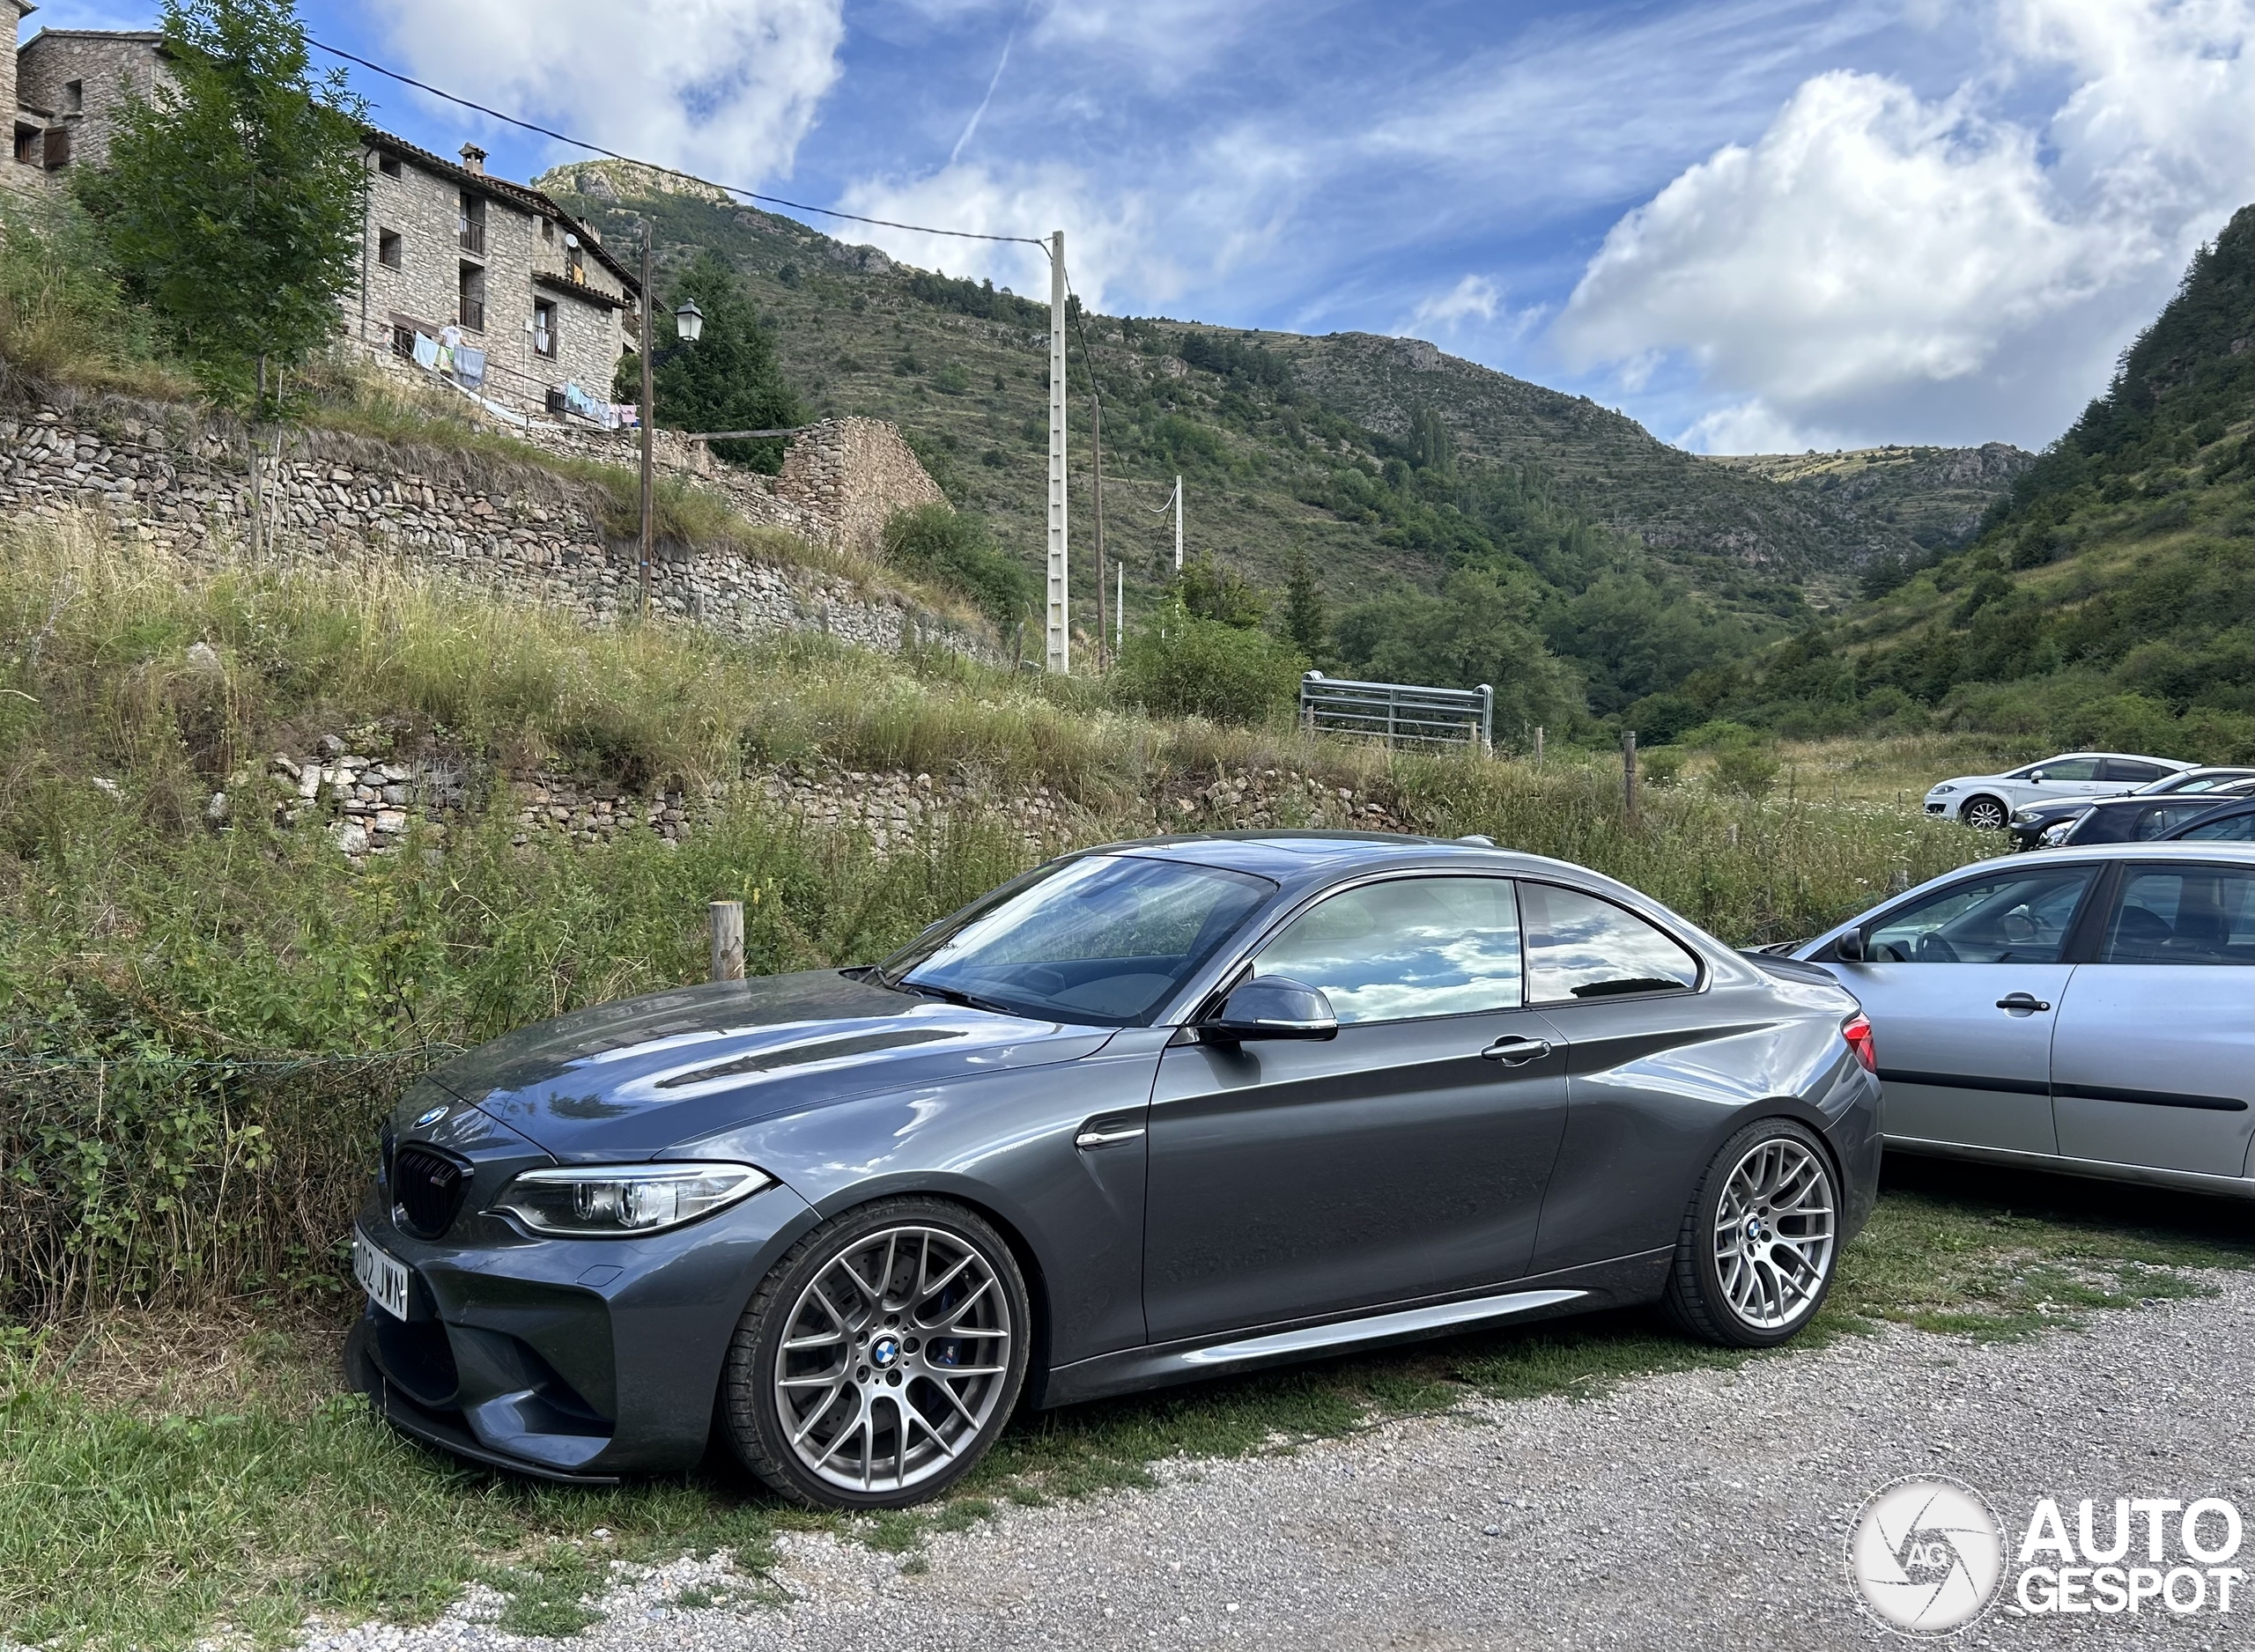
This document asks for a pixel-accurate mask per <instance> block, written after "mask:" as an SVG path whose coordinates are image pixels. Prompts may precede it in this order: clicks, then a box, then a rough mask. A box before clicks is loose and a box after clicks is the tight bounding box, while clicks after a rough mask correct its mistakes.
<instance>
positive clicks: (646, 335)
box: [637, 221, 705, 618]
mask: <svg viewBox="0 0 2255 1652" xmlns="http://www.w3.org/2000/svg"><path fill="white" fill-rule="evenodd" d="M638 296H639V297H640V299H641V303H640V305H639V306H637V307H638V308H639V309H640V312H641V340H640V343H641V349H640V350H639V351H638V352H637V353H638V354H639V355H640V357H641V358H642V406H641V416H642V568H641V613H642V616H643V617H644V618H647V617H648V616H649V612H650V551H651V541H652V540H653V539H654V537H655V531H656V515H657V512H656V505H655V500H654V495H653V494H652V492H651V488H650V440H651V425H652V424H653V423H654V420H653V417H652V416H653V413H654V408H653V406H652V395H651V390H650V374H651V372H653V371H654V370H655V368H656V367H657V365H658V364H659V363H660V362H662V361H664V360H666V359H668V358H670V357H672V356H673V355H674V354H675V353H676V351H678V350H682V349H684V348H685V347H686V346H688V345H691V344H694V343H696V342H697V341H698V339H699V338H700V337H701V336H703V335H704V332H705V312H704V311H702V310H700V309H699V308H698V307H697V300H696V299H683V300H682V301H681V303H680V304H679V305H678V306H676V307H675V310H674V313H673V324H674V327H675V328H676V330H677V331H678V332H679V334H680V335H681V343H678V344H676V345H675V346H674V347H673V349H672V350H665V351H663V352H654V351H653V350H651V348H650V225H649V224H648V223H647V221H646V222H645V223H644V224H643V225H642V290H641V291H640V294H639V295H638Z"/></svg>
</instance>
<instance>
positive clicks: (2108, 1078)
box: [1882, 858, 2255, 1176]
mask: <svg viewBox="0 0 2255 1652" xmlns="http://www.w3.org/2000/svg"><path fill="white" fill-rule="evenodd" d="M2117 879H2118V882H2117V888H2116V892H2115V894H2114V896H2113V897H2112V899H2111V901H2110V902H2109V903H2108V911H2107V912H2106V914H2105V922H2104V927H2103V930H2102V931H2101V933H2100V938H2099V943H2098V947H2097V950H2096V955H2095V957H2094V958H2093V960H2092V962H2088V963H2084V964H2080V965H2078V966H2077V967H2076V969H2075V972H2074V979H2073V980H2072V981H2070V982H2069V983H2068V984H2067V987H2066V992H2065V993H2064V994H2063V996H2062V997H2061V999H2060V1001H2059V1009H2058V1012H2057V1021H2058V1025H2057V1027H2056V1029H2055V1030H2054V1031H2053V1033H2052V1117H2053V1118H2054V1120H2055V1121H2056V1124H2057V1128H2058V1131H2059V1151H2060V1152H2061V1153H2062V1154H2065V1155H2066V1156H2067V1157H2068V1158H2072V1159H2091V1160H2096V1161H2097V1162H2101V1163H2106V1164H2126V1165H2143V1166H2148V1167H2152V1168H2155V1169H2170V1170H2195V1171H2199V1172H2200V1173H2201V1174H2202V1175H2206V1176H2240V1175H2244V1174H2245V1173H2246V1167H2247V1156H2248V1141H2249V1138H2250V1133H2251V1131H2255V869H2251V868H2249V867H2245V866H2232V865H2227V864H2220V863H2213V862H2209V863H2204V862H2200V861H2198V860H2194V859H2189V858H2188V859H2185V860H2184V861H2166V862H2163V861H2132V862H2126V863H2125V864H2124V865H2123V866H2122V867H2121V868H2120V870H2119V872H2118V874H2117ZM1882 1047H1883V1046H1882Z"/></svg>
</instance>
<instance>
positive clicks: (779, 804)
mask: <svg viewBox="0 0 2255 1652" xmlns="http://www.w3.org/2000/svg"><path fill="white" fill-rule="evenodd" d="M478 768H479V765H478V764H477V763H471V762H469V761H467V760H464V759H462V758H460V757H453V756H436V755H426V756H421V757H412V758H402V757H399V756H396V755H378V754H374V753H370V752H355V751H352V750H351V749H348V748H347V746H346V743H345V742H344V740H343V739H341V738H340V737H338V736H336V735H328V736H324V737H323V738H322V739H321V740H320V741H316V742H315V743H314V746H313V747H312V749H309V750H307V751H306V752H304V753H302V754H299V755H298V756H292V755H291V754H289V753H287V752H277V753H276V754H274V756H272V757H271V758H270V759H269V760H268V763H267V766H266V779H265V782H264V785H265V793H264V804H263V806H264V807H268V808H271V809H272V810H273V813H274V818H275V819H276V821H277V822H278V823H281V824H285V825H292V824H300V823H302V824H307V825H318V826H319V827H320V828H322V830H326V831H327V832H328V833H329V837H331V839H332V840H333V841H334V842H335V843H336V846H337V847H338V848H339V849H340V850H342V851H343V852H344V854H346V855H347V856H348V857H350V858H351V859H353V860H354V861H355V862H356V863H358V862H359V861H361V860H362V859H364V858H365V857H366V856H368V855H371V854H378V855H381V854H388V853H393V852H396V851H398V850H399V849H401V848H403V847H404V846H405V845H406V844H407V842H408V839H409V835H410V829H411V828H413V829H418V830H424V831H425V832H427V833H429V834H430V836H431V837H432V838H433V840H434V841H435V842H443V841H444V840H445V838H446V837H447V833H448V832H449V831H450V830H452V829H453V828H454V827H455V826H456V825H457V824H459V823H460V822H462V819H463V818H464V817H465V816H466V815H467V814H468V813H469V811H470V810H472V809H475V808H506V809H509V810H512V811H514V815H515V827H516V830H515V832H514V842H516V843H517V844H520V845H523V844H531V843H532V842H534V841H535V840H536V839H538V840H543V841H545V840H552V839H556V838H562V839H565V840H567V841H569V842H572V843H583V844H595V843H608V842H610V841H611V840H612V839H614V838H616V837H619V836H621V835H622V834H626V833H632V832H648V833H650V834H652V835H653V836H654V837H657V838H658V839H659V840H660V841H662V842H664V843H668V844H679V843H680V842H682V841H683V840H684V838H685V837H688V836H689V835H690V834H691V832H693V831H694V830H696V829H697V826H698V824H699V822H702V821H704V820H706V819H708V818H709V817H710V816H711V815H713V812H714V811H715V810H717V809H719V808H723V807H725V806H726V804H727V802H728V799H729V797H730V795H731V794H732V793H736V792H737V791H739V790H741V791H743V792H747V793H750V795H751V796H753V797H755V798H758V799H759V800H762V801H763V802H764V803H765V806H766V807H767V808H771V809H773V810H775V811H777V812H779V813H781V814H784V815H789V816H791V817H792V818H794V819H795V820H797V821H798V822H802V823H803V824H804V825H805V826H806V827H807V828H808V829H809V830H812V831H815V832H817V833H837V832H844V833H848V834H853V835H855V836H859V837H865V838H867V839H868V841H869V844H870V845H871V846H872V847H874V848H876V849H877V850H879V851H880V852H885V853H901V852H910V851H913V850H914V849H915V848H916V847H917V845H918V844H920V843H929V842H931V841H932V840H933V839H934V838H935V836H937V835H939V834H942V833H944V832H945V831H946V830H947V829H948V826H949V824H950V822H956V821H964V822H971V821H977V822H986V823H990V824H992V823H999V824H1001V825H1002V826H1003V827H1004V828H1005V829H1006V830H1010V831H1012V832H1014V833H1016V834H1017V837H1019V839H1020V840H1021V841H1022V842H1023V843H1024V844H1025V846H1026V847H1027V848H1028V849H1030V850H1032V851H1034V852H1037V853H1041V854H1055V853H1059V852H1063V851H1064V850H1066V849H1068V848H1071V847H1074V846H1076V845H1078V844H1087V843H1090V842H1091V841H1093V840H1095V839H1096V838H1097V837H1098V835H1099V834H1100V833H1101V832H1102V831H1103V830H1105V827H1106V822H1105V821H1104V820H1101V819H1099V818H1098V816H1097V815H1094V814H1092V813H1091V812H1090V811H1089V810H1087V809H1084V808H1080V807H1079V806H1077V805H1076V804H1075V803H1073V802H1072V801H1071V800H1069V799H1068V798H1067V797H1065V796H1064V794H1063V793H1060V792H1057V791H1055V790H1054V789H1053V788H1051V787H1049V786H1046V785H1039V784H1032V785H1019V786H1015V787H1009V788H1005V789H999V790H998V789H996V788H994V787H993V786H991V785H986V784H983V783H981V784H974V783H972V782H971V781H968V780H965V779H962V778H953V779H942V778H935V777H934V776H932V775H929V774H907V773H902V772H866V771H858V770H846V769H815V770H809V769H803V768H799V767H794V766H788V765H786V766H781V767H775V768H765V769H759V770H755V771H752V772H750V774H748V775H747V776H745V778H743V780H741V781H739V782H737V783H736V785H735V786H730V785H727V784H725V783H723V784H721V785H715V786H713V788H712V790H711V791H709V792H707V793H701V794H695V795H692V794H688V793H683V792H682V791H680V790H679V789H677V788H661V789H657V790H653V791H648V792H641V793H637V792H632V791H629V790H627V789H625V788H624V787H620V786H617V785H607V784H605V783H603V782H601V781H595V780H588V779H585V778H579V777H575V776H572V775H567V774H559V773H555V772H552V771H523V772H519V773H514V774H507V775H499V774H493V773H492V772H490V771H489V772H486V773H484V774H483V775H482V776H481V775H479V774H478V773H477V770H478ZM257 784H258V783H257V782H256V781H255V780H254V779H253V778H252V777H251V776H249V775H248V774H245V775H242V776H238V777H237V778H236V780H235V782H234V785H235V786H236V788H237V792H236V794H235V795H233V796H231V795H230V794H229V793H225V792H223V793H218V794H217V795H215V796H214V797H213V798H212V799H211V800H209V802H208V803H207V806H206V808H205V809H204V817H205V819H206V820H207V821H208V822H211V824H212V825H213V826H214V827H215V828H216V827H219V826H223V825H225V824H226V822H228V821H229V820H231V819H233V817H234V816H235V815H236V814H237V813H238V812H239V810H240V808H243V807H245V806H247V805H248V802H249V798H250V796H251V795H252V794H253V793H255V788H256V786H257ZM1147 803H1148V808H1149V814H1148V816H1144V815H1142V812H1141V811H1137V816H1138V817H1137V818H1135V819H1133V820H1130V821H1129V822H1126V823H1127V825H1128V826H1130V827H1131V828H1133V829H1134V830H1137V831H1138V832H1140V833H1145V834H1148V833H1152V832H1168V831H1174V832H1185V831H1243V830H1268V829H1290V828H1298V827H1322V828H1332V829H1338V828H1343V827H1354V828H1357V829H1360V830H1370V831H1390V832H1391V831H1404V830H1408V826H1407V824H1406V823H1405V822H1403V821H1402V820H1401V818H1400V817H1399V815H1397V814H1396V813H1395V812H1394V810H1393V809H1391V808H1387V807H1386V805H1385V804H1383V803H1381V802H1379V800H1377V799H1376V798H1374V797H1371V796H1369V795H1367V794H1364V793H1357V792H1353V791H1349V790H1346V789H1344V788H1335V787H1332V786H1329V785H1325V784H1323V783H1322V782H1321V781H1320V780H1317V779H1314V778H1312V777H1310V776H1307V775H1304V774H1301V773H1298V771H1292V770H1283V769H1265V770H1257V771H1245V772H1241V773H1237V774H1219V775H1216V776H1213V777H1211V778H1208V779H1203V780H1201V781H1198V782H1195V783H1191V782H1187V781H1186V782H1184V783H1182V784H1180V785H1179V786H1178V787H1176V788H1175V789H1174V790H1172V792H1170V793H1164V794H1162V795H1159V796H1155V797H1153V798H1150V799H1149V800H1147ZM418 823H419V825H418ZM1120 824H1121V822H1120V821H1119V820H1118V819H1117V818H1116V817H1114V818H1113V820H1112V822H1111V830H1119V828H1120Z"/></svg>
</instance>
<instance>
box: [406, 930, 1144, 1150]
mask: <svg viewBox="0 0 2255 1652" xmlns="http://www.w3.org/2000/svg"><path fill="white" fill-rule="evenodd" d="M1111 1036H1112V1029H1108V1028H1101V1027H1076V1026H1069V1025H1066V1024H1061V1023H1059V1022H1055V1021H1030V1020H1025V1019H1023V1018H1021V1017H1018V1016H1015V1015H1007V1014H995V1013H991V1012H988V1011H985V1010H976V1009H966V1008H962V1007H957V1006H956V1005H952V1004H943V1003H939V1002H936V1001H935V1000H933V999H919V998H914V997H911V996H909V995H907V994H906V993H901V992H891V991H889V990H887V989H886V988H884V987H881V986H876V985H871V984H869V983H868V982H864V981H861V980H859V979H856V978H854V977H850V976H847V975H845V974H843V973H841V972H839V971H837V970H820V971H816V972H811V973H809V974H804V975H785V976H769V977H762V978H760V979H758V980H752V981H727V982H720V983H716V984H714V985H709V986H693V987H684V988H681V989H678V990H676V991H672V992H653V993H650V994H648V995H647V996H646V997H642V998H632V999H620V1000H619V1001H618V1002H617V1003H612V1004H600V1005H597V1006H595V1007H593V1008H591V1009H583V1010H580V1011H577V1012H575V1013H573V1014H569V1015H562V1016H558V1018H557V1019H556V1020H554V1021H542V1022H539V1023H538V1024H536V1025H535V1026H531V1027H526V1028H522V1029H520V1030H518V1031H516V1032H513V1033H510V1034H508V1035H507V1036H506V1037H502V1038H497V1039H495V1040H494V1041H493V1042H492V1044H485V1045H484V1046H482V1047H480V1048H479V1049H477V1050H473V1051H469V1053H468V1054H467V1055H464V1056H462V1057H459V1058H456V1059H455V1060H453V1061H450V1062H448V1063H447V1065H446V1066H441V1067H439V1068H437V1069H436V1070H435V1071H433V1073H431V1074H430V1077H431V1079H432V1080H433V1081H434V1082H435V1083H437V1084H438V1085H440V1086H441V1087H442V1088H445V1089H446V1090H447V1092H449V1093H450V1094H452V1095H455V1096H457V1097H459V1098H460V1099H461V1100H462V1101H464V1102H467V1103H470V1104H472V1105H473V1106H475V1107H477V1109H479V1110H481V1111H483V1112H484V1113H485V1114H487V1115H489V1116H490V1117H493V1118H495V1119H497V1120H499V1121H500V1122H501V1123H503V1124H506V1125H508V1126H509V1128H511V1129H512V1130H514V1131H516V1132H519V1133H521V1135H523V1136H524V1137H526V1138H527V1139H529V1140H531V1141H533V1142H535V1143H536V1144H538V1145H539V1146H540V1147H542V1148H543V1149H545V1150H546V1151H547V1152H549V1153H551V1154H554V1155H556V1156H557V1157H558V1158H559V1159H579V1160H587V1159H591V1158H606V1157H608V1158H624V1159H635V1158H647V1157H649V1156H651V1155H653V1154H660V1153H662V1152H664V1151H665V1150H666V1149H667V1148H668V1147H670V1146H672V1145H673V1144H674V1143H676V1142H680V1141H687V1140H691V1139H695V1138H698V1137H701V1136H709V1135H712V1134H713V1133H715V1132H719V1131H722V1130H726V1129H729V1128H731V1127H733V1126H735V1125H743V1124H748V1123H750V1122H752V1121H754V1120H757V1119H760V1118H765V1117H772V1116H773V1115H776V1114H780V1113H785V1112H791V1111H796V1110H802V1109H804V1108H807V1107H810V1106H815V1105H819V1104H821V1103H825V1102H835V1101H843V1100H845V1099H847V1098H848V1097H851V1096H856V1095H869V1094H870V1093H872V1092H873V1091H876V1090H882V1089H891V1088H904V1087H922V1086H929V1085H937V1084H947V1083H951V1082H960V1081H962V1080H966V1079H970V1078H972V1077H975V1076H977V1075H979V1074H981V1073H994V1072H1000V1071H1006V1070H1009V1069H1011V1068H1016V1067H1024V1066H1041V1065H1044V1064H1047V1063H1052V1062H1060V1061H1072V1060H1077V1059H1078V1058H1081V1057H1082V1056H1084V1055H1089V1054H1091V1053H1093V1052H1094V1051H1097V1050H1099V1049H1101V1048H1102V1047H1103V1046H1104V1044H1105V1043H1106V1042H1107V1041H1108V1040H1109V1039H1110V1038H1111Z"/></svg>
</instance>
